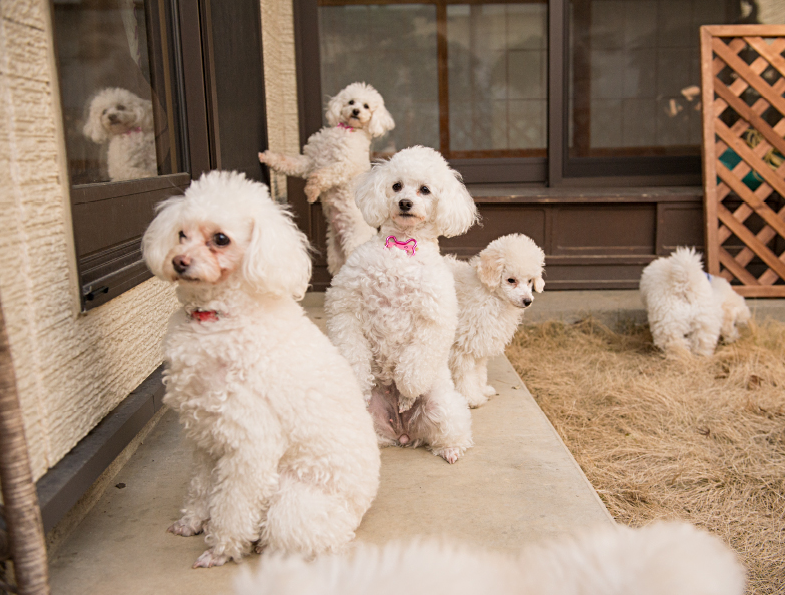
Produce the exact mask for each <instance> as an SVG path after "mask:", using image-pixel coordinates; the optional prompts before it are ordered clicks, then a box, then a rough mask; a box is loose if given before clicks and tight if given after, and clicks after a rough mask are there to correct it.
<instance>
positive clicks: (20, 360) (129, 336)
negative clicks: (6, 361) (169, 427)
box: [0, 0, 177, 479]
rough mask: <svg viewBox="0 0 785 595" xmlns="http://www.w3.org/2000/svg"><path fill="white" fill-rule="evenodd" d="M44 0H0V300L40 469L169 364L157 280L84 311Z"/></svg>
mask: <svg viewBox="0 0 785 595" xmlns="http://www.w3.org/2000/svg"><path fill="white" fill-rule="evenodd" d="M48 6H49V5H48V0H2V2H0V110H1V111H0V180H2V184H0V252H2V254H3V263H2V266H0V299H2V307H3V313H4V315H5V319H6V324H7V325H8V334H9V339H10V342H11V350H12V355H13V358H14V366H15V369H16V375H17V385H18V390H19V396H20V399H21V401H22V408H23V411H24V416H25V424H26V431H27V440H28V444H29V448H30V455H31V460H32V466H33V474H34V476H35V477H36V479H37V478H39V477H40V476H41V475H43V474H44V473H45V472H46V470H47V469H48V468H49V467H51V466H52V465H54V464H55V463H56V462H57V461H59V460H60V459H61V458H62V457H63V455H65V454H66V453H67V452H68V451H69V450H70V449H71V448H73V446H74V445H75V444H76V443H77V442H78V441H79V440H80V439H81V438H83V437H84V436H85V435H86V434H87V433H88V432H89V431H90V430H91V429H92V428H93V427H94V426H95V424H96V423H98V421H100V420H101V419H102V418H103V417H104V416H105V415H106V414H107V413H108V412H109V411H111V410H112V409H113V408H114V407H115V406H116V405H117V404H118V403H119V402H120V401H122V400H123V399H124V398H125V397H126V396H127V395H128V393H130V392H131V391H132V390H133V389H134V388H135V387H136V386H137V385H138V384H139V383H140V382H141V381H142V380H144V379H145V378H146V377H147V376H148V375H149V374H150V373H151V372H152V371H153V370H154V369H155V368H156V367H157V366H158V365H159V364H160V362H161V353H160V342H161V338H162V336H163V334H164V331H165V326H166V322H167V320H168V318H169V315H170V314H171V313H172V312H173V311H174V310H175V308H176V307H177V303H176V300H175V298H174V292H173V291H172V290H171V288H169V287H167V286H166V285H164V284H163V283H161V282H159V281H155V280H151V281H148V282H146V283H143V284H142V285H139V286H137V287H136V288H134V289H133V290H131V291H129V292H126V293H125V294H123V295H122V296H120V297H118V298H116V299H114V300H112V301H111V302H109V303H107V304H105V305H104V306H101V307H99V308H96V309H95V310H93V311H91V312H90V313H89V314H87V315H83V314H80V313H79V306H78V303H77V300H76V297H75V296H76V291H77V289H76V288H77V279H76V275H75V272H74V269H75V263H74V256H73V250H72V248H71V244H72V239H71V222H70V211H69V208H68V185H67V180H66V179H65V176H64V175H63V169H62V168H63V163H64V160H65V155H64V149H63V142H62V133H61V130H60V120H59V118H60V112H59V99H58V97H57V88H56V86H55V81H56V76H55V72H54V57H53V44H52V32H51V22H50V19H49V8H48Z"/></svg>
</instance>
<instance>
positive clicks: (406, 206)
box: [398, 198, 414, 213]
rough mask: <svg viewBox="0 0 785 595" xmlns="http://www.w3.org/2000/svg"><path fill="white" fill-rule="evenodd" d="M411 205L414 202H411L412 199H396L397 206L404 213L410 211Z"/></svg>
mask: <svg viewBox="0 0 785 595" xmlns="http://www.w3.org/2000/svg"><path fill="white" fill-rule="evenodd" d="M413 206H414V203H412V201H411V200H409V199H408V198H402V199H401V200H399V201H398V208H399V209H401V210H402V211H403V212H404V213H405V212H406V211H411V209H412V207H413Z"/></svg>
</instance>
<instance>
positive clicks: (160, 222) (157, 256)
mask: <svg viewBox="0 0 785 595" xmlns="http://www.w3.org/2000/svg"><path fill="white" fill-rule="evenodd" d="M183 201H184V198H183V197H182V196H174V197H172V198H170V199H168V200H165V201H164V202H162V203H159V204H158V206H157V207H156V210H157V211H158V214H157V215H156V216H155V219H153V222H152V223H151V224H150V226H149V227H148V228H147V231H145V232H144V236H143V237H142V254H143V255H144V261H145V262H146V263H147V267H148V268H149V269H150V271H151V272H152V273H153V275H155V276H156V277H160V278H161V279H166V277H165V276H164V273H163V270H164V260H165V259H166V256H167V255H168V254H169V252H170V251H171V249H172V248H174V246H175V245H176V244H177V242H178V241H179V239H178V237H179V232H180V228H179V223H180V212H181V210H182V207H181V205H182V204H183ZM166 280H167V281H170V280H171V279H166Z"/></svg>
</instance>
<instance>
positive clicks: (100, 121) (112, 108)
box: [82, 87, 158, 182]
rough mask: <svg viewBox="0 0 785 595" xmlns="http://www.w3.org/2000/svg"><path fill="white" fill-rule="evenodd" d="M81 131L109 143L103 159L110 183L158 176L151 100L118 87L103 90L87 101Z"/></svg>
mask: <svg viewBox="0 0 785 595" xmlns="http://www.w3.org/2000/svg"><path fill="white" fill-rule="evenodd" d="M82 132H83V133H84V135H85V136H86V137H87V138H89V139H90V140H92V141H93V142H95V143H98V144H103V143H106V142H108V143H109V148H108V152H107V156H106V160H107V167H108V170H109V171H108V173H109V179H110V180H112V181H113V182H117V181H120V180H135V179H137V178H151V177H153V176H156V175H158V162H157V160H156V156H155V135H154V134H153V104H152V102H151V101H149V100H147V99H142V98H141V97H139V96H137V95H134V94H133V93H131V92H130V91H128V90H127V89H122V88H120V87H110V88H107V89H103V90H101V91H99V92H98V93H97V94H96V95H95V96H94V97H93V98H92V99H91V100H90V109H89V112H88V116H87V122H86V123H85V125H84V129H83V130H82Z"/></svg>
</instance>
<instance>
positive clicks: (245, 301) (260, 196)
mask: <svg viewBox="0 0 785 595" xmlns="http://www.w3.org/2000/svg"><path fill="white" fill-rule="evenodd" d="M143 247H144V255H145V260H146V261H147V264H148V266H149V267H150V269H151V270H152V271H153V273H154V274H155V275H156V276H158V277H160V278H162V279H165V280H168V281H171V282H175V283H177V295H178V298H179V299H180V302H181V303H182V304H183V308H182V309H181V310H180V311H178V312H177V313H175V314H174V315H173V317H172V320H171V322H170V328H169V332H168V334H167V337H166V340H165V345H164V350H165V359H166V363H167V370H166V373H165V379H166V396H165V397H164V402H165V403H166V404H167V405H168V406H169V407H171V408H172V409H174V410H175V411H178V412H179V413H180V422H181V423H182V424H183V426H184V427H185V434H186V437H187V439H188V441H189V442H190V443H191V445H192V447H193V450H194V459H195V463H196V472H195V474H194V476H193V479H192V481H191V486H190V489H189V492H188V496H187V498H186V502H185V507H184V509H183V511H182V512H183V516H182V518H181V519H180V520H179V521H177V522H176V523H174V525H172V526H171V527H170V528H169V531H171V532H172V533H176V534H178V535H183V536H189V535H194V534H196V533H200V532H201V531H203V530H204V531H205V532H206V534H207V535H206V538H205V541H206V542H207V544H208V545H209V546H210V549H208V550H207V551H205V552H204V554H202V555H201V556H200V557H199V559H198V560H197V561H196V563H195V564H194V567H200V566H201V567H209V566H216V565H220V564H223V563H225V562H226V561H227V560H229V559H235V560H237V559H239V558H240V557H241V556H242V555H243V554H244V553H246V552H247V551H248V549H249V547H250V545H251V543H253V542H258V543H257V545H256V549H257V550H259V549H262V548H267V549H268V550H270V551H282V552H299V553H303V554H304V555H314V554H317V553H320V552H329V551H334V550H338V549H340V548H341V547H342V546H344V545H345V544H346V543H348V542H349V541H350V540H351V539H352V538H353V537H354V530H355V529H356V527H357V526H358V525H359V523H360V519H361V518H362V516H363V514H364V513H365V511H366V510H367V509H368V507H369V506H370V504H371V501H372V500H373V498H374V496H375V495H376V489H377V487H378V483H379V448H378V446H377V442H376V437H375V435H374V431H373V424H372V422H371V418H370V416H369V415H368V412H367V411H366V409H365V407H364V402H363V397H362V393H361V392H360V389H359V387H358V386H357V380H356V379H355V377H354V374H353V373H352V370H351V368H350V367H349V365H348V364H347V363H346V360H344V359H343V358H342V357H341V356H340V354H339V353H338V350H337V349H336V348H335V347H334V346H333V345H332V344H331V343H330V342H329V341H328V340H327V337H325V336H324V335H323V334H322V333H321V332H320V331H319V330H318V329H317V328H316V326H315V325H314V324H313V323H312V322H310V321H309V320H308V318H306V316H305V313H304V311H303V309H302V308H301V307H300V306H299V304H297V302H295V298H297V299H299V298H301V297H302V295H303V294H304V293H305V290H306V288H307V286H308V279H309V278H310V271H311V261H310V258H309V256H308V251H307V242H306V239H305V236H304V235H303V234H302V233H301V232H300V231H299V230H298V229H297V227H296V226H295V224H294V223H293V222H292V220H291V217H290V215H289V213H288V212H287V211H286V210H284V209H283V208H282V207H280V206H279V205H277V204H275V203H274V202H273V201H272V200H271V199H270V197H269V194H268V192H267V188H266V186H264V185H262V184H259V183H257V182H253V181H250V180H247V179H245V176H244V175H243V174H238V173H235V172H211V173H208V174H205V175H203V176H202V177H201V178H200V179H199V180H198V181H196V182H194V183H193V184H191V187H190V188H189V189H188V190H187V191H186V193H185V196H179V197H175V198H171V199H169V200H167V201H166V202H165V203H163V204H162V206H161V208H160V211H159V213H158V215H157V217H156V218H155V220H154V221H153V222H152V224H151V225H150V227H149V229H148V230H147V232H146V233H145V236H144V243H143Z"/></svg>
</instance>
